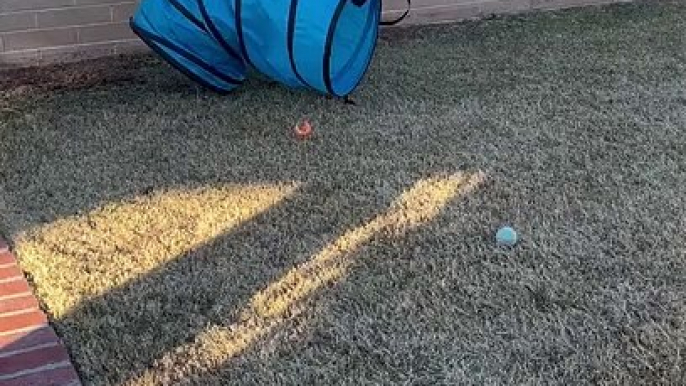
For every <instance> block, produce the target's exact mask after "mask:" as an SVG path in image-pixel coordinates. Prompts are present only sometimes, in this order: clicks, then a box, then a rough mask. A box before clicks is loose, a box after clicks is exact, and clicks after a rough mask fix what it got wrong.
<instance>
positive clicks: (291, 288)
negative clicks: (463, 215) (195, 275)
mask: <svg viewBox="0 0 686 386" xmlns="http://www.w3.org/2000/svg"><path fill="white" fill-rule="evenodd" d="M482 181H483V175H481V174H476V175H472V176H469V178H467V177H464V176H462V175H460V174H456V175H452V176H450V177H447V178H443V179H441V178H432V179H426V180H421V181H419V182H418V183H417V184H415V185H414V186H413V187H412V188H411V189H409V190H407V191H405V192H404V193H403V194H402V195H401V196H400V197H399V198H398V199H397V200H396V201H394V202H393V203H392V204H391V206H390V207H389V208H388V209H387V210H385V211H383V212H381V213H379V214H378V215H377V216H376V217H375V218H373V219H371V220H370V221H368V222H366V223H363V225H359V226H357V227H354V228H351V229H350V230H348V231H346V232H343V233H342V234H341V235H340V236H339V237H338V238H336V239H335V240H332V241H331V242H330V243H328V244H326V245H325V246H324V247H323V248H322V249H321V250H320V251H319V252H318V253H316V254H314V255H313V256H312V258H311V259H310V260H308V261H306V262H304V263H302V264H300V265H298V266H296V267H294V268H292V269H291V270H289V271H287V272H286V273H285V274H284V275H282V276H281V277H280V278H279V279H277V280H275V281H273V282H271V283H270V284H269V285H267V286H266V287H265V288H264V289H262V290H260V291H258V292H256V293H255V294H254V295H253V296H252V297H251V299H250V301H249V302H247V304H246V305H245V306H244V307H243V310H242V311H241V313H240V317H239V319H238V320H236V321H234V322H231V319H235V318H231V319H229V323H224V324H217V325H214V326H211V327H210V328H208V329H207V330H206V331H203V332H202V333H201V334H198V335H197V336H196V338H195V341H193V342H189V343H188V344H186V345H184V346H182V347H179V348H178V349H177V350H174V351H171V352H169V353H168V354H167V355H166V356H165V358H164V359H163V360H162V361H159V362H157V363H156V364H155V365H156V366H155V367H154V368H152V369H150V370H148V371H146V372H145V373H143V374H142V376H141V377H140V378H137V379H131V382H128V383H126V384H127V385H128V384H131V385H141V384H146V385H147V384H176V383H179V382H183V383H184V384H185V383H192V384H199V385H203V384H209V383H211V381H210V379H212V378H213V376H214V373H216V372H217V371H218V370H221V368H222V366H224V365H225V364H226V363H228V362H229V361H230V360H231V359H232V358H234V357H236V356H238V355H241V353H242V352H244V351H245V350H247V349H248V348H250V347H251V346H253V345H255V344H256V343H257V342H258V341H260V340H262V339H264V338H266V337H268V336H269V335H270V334H272V332H273V331H275V330H276V329H278V328H279V327H281V326H283V325H285V324H286V323H287V322H288V321H290V320H293V319H295V318H296V317H298V316H299V315H301V314H302V313H303V311H304V309H305V305H306V303H307V301H308V299H310V298H311V297H312V296H314V295H315V294H316V293H318V292H319V291H321V290H323V289H324V288H326V287H329V286H332V285H335V284H337V283H338V282H340V281H341V280H343V279H344V278H345V277H346V276H347V275H348V273H349V271H350V269H351V267H352V266H353V265H354V257H356V256H357V254H358V252H359V251H360V249H361V248H363V247H364V246H365V245H366V244H368V243H369V242H370V241H371V240H372V239H374V238H376V237H388V238H401V237H403V235H405V234H406V233H407V232H410V231H413V230H414V229H417V228H420V227H423V226H424V225H426V224H427V223H428V222H431V221H433V220H434V219H435V218H436V217H437V216H439V215H440V214H441V212H442V210H443V209H444V208H445V207H446V206H447V205H448V204H449V202H450V201H452V200H454V199H455V198H456V197H457V196H463V195H466V194H469V193H471V192H472V191H473V190H474V189H475V188H477V187H478V186H479V185H480V184H481V182H482ZM208 353H220V354H219V355H218V356H215V357H210V358H207V355H208ZM177 368H182V369H184V371H189V370H188V369H191V370H190V371H191V372H192V373H191V374H187V373H186V374H184V375H183V376H180V374H179V373H178V371H175V369H177ZM193 371H195V373H193ZM198 373H199V374H198ZM174 376H176V378H174Z"/></svg>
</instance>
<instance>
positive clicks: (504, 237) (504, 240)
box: [495, 227, 517, 247]
mask: <svg viewBox="0 0 686 386" xmlns="http://www.w3.org/2000/svg"><path fill="white" fill-rule="evenodd" d="M495 241H496V243H497V244H498V246H500V247H503V246H504V247H514V246H515V244H517V232H515V230H514V229H512V228H511V227H502V228H500V229H498V233H496V234H495Z"/></svg>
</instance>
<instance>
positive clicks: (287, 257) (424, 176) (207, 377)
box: [0, 2, 686, 385]
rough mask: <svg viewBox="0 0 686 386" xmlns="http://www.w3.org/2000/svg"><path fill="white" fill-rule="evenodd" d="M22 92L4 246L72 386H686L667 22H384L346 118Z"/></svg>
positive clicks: (64, 76)
mask: <svg viewBox="0 0 686 386" xmlns="http://www.w3.org/2000/svg"><path fill="white" fill-rule="evenodd" d="M15 75H16V76H21V79H22V82H26V81H29V83H31V82H30V81H31V80H32V79H33V83H34V84H33V85H32V84H28V85H23V86H18V83H19V81H16V79H17V78H14V79H15V80H14V81H11V80H10V78H9V77H6V78H5V80H4V81H0V88H1V89H2V91H0V95H1V96H0V118H1V121H0V139H1V140H0V213H1V214H0V223H1V228H0V229H1V231H2V233H4V234H5V235H6V236H8V237H9V238H10V239H11V240H12V244H13V247H14V248H15V250H16V252H17V254H18V257H19V258H20V261H21V264H22V267H23V268H24V270H25V271H26V272H27V275H28V276H29V277H30V279H31V281H32V282H33V284H34V286H35V289H36V292H37V294H38V296H39V298H40V299H41V301H42V303H43V306H44V308H45V309H46V310H47V312H48V313H49V314H50V316H51V318H52V321H53V322H54V325H55V327H56V329H57V331H58V332H59V334H60V335H61V336H62V337H63V338H64V341H65V342H66V344H67V345H68V347H69V349H70V351H71V354H72V356H73V358H74V360H75V362H76V365H77V367H78V370H79V371H80V373H81V375H82V376H83V379H84V382H85V383H86V384H88V385H153V384H155V385H157V384H178V383H182V384H196V385H215V384H216V385H229V384H237V385H238V384H240V385H249V384H254V385H271V384H292V385H301V384H341V385H343V384H345V385H364V384H386V385H391V384H403V385H405V384H407V385H443V384H446V385H447V384H451V385H454V384H464V385H469V384H474V385H484V384H493V385H496V384H498V385H502V384H531V385H538V384H559V385H575V384H602V385H620V384H621V385H628V384H636V385H667V384H673V385H678V384H685V383H686V360H685V359H684V353H685V352H686V233H684V229H686V135H685V133H684V131H685V130H686V4H684V3H681V2H658V3H656V2H652V3H640V4H633V5H618V6H611V7H605V8H589V9H584V10H574V11H564V12H557V13H547V14H534V15H528V16H521V17H508V18H498V19H492V20H488V21H480V22H467V23H461V24H456V25H450V26H436V27H425V28H419V29H414V28H413V29H396V30H389V31H386V32H385V33H384V35H383V37H382V40H381V42H380V47H379V51H378V55H377V57H376V58H375V61H374V66H373V68H372V70H371V71H370V73H369V76H368V78H367V79H366V80H365V82H364V83H363V85H362V86H361V88H360V89H359V90H358V91H357V92H356V93H355V95H354V99H355V100H356V102H357V104H358V105H357V106H350V105H345V104H342V103H340V102H338V101H334V100H329V99H326V98H322V97H319V96H317V95H314V94H312V93H308V92H296V91H289V90H286V89H284V88H282V87H280V86H277V85H273V84H269V83H265V82H263V81H259V80H254V81H251V82H250V83H248V84H247V85H245V86H244V87H242V88H241V89H240V90H239V91H237V92H235V93H233V94H232V95H229V96H223V97H222V96H217V95H214V94H212V93H209V92H205V91H202V90H199V89H197V88H196V87H195V86H194V85H193V84H191V83H190V82H189V81H187V80H186V79H185V78H183V77H182V76H180V75H178V74H177V73H176V72H175V71H173V70H172V69H170V68H169V67H168V66H166V65H164V64H162V63H160V62H159V61H157V60H156V59H154V58H151V57H147V56H143V57H138V58H129V59H121V60H113V59H108V60H105V61H96V62H93V63H90V64H88V65H81V66H64V67H62V68H59V69H51V70H49V71H41V72H37V73H33V72H26V71H23V72H18V73H15ZM2 82H4V84H3V83H2ZM302 117H309V118H310V119H311V120H312V122H313V124H314V127H315V131H316V135H315V137H314V138H312V140H310V141H305V142H302V141H297V140H295V139H294V138H293V137H292V136H291V128H292V127H293V125H294V124H295V122H296V121H297V120H299V119H300V118H302ZM504 224H511V225H513V226H514V227H515V228H516V229H517V230H518V231H519V232H520V234H521V236H522V240H521V243H520V244H519V245H518V246H517V247H516V248H514V249H512V250H503V249H499V248H497V247H496V246H495V245H494V242H493V234H494V232H495V230H496V229H497V228H498V227H499V226H501V225H504Z"/></svg>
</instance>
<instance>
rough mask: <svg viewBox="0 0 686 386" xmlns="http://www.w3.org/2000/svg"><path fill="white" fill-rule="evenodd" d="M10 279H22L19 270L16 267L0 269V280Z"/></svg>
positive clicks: (10, 266) (22, 276) (22, 275)
mask: <svg viewBox="0 0 686 386" xmlns="http://www.w3.org/2000/svg"><path fill="white" fill-rule="evenodd" d="M12 277H21V278H22V279H23V278H24V274H23V273H22V272H21V269H19V267H18V266H16V265H9V266H7V267H5V268H0V280H3V279H9V278H12Z"/></svg>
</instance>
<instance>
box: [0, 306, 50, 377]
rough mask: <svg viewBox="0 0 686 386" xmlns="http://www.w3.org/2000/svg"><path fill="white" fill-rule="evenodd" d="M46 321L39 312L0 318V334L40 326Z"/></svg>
mask: <svg viewBox="0 0 686 386" xmlns="http://www.w3.org/2000/svg"><path fill="white" fill-rule="evenodd" d="M47 322H48V319H47V318H46V317H45V314H43V313H42V312H41V311H40V310H36V311H33V312H28V313H25V314H18V315H11V316H0V334H2V333H3V332H10V331H14V330H19V329H23V328H29V327H34V326H40V325H43V324H46V323H47ZM1 368H2V366H0V369H1Z"/></svg>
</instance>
